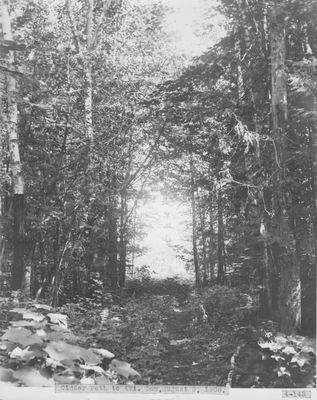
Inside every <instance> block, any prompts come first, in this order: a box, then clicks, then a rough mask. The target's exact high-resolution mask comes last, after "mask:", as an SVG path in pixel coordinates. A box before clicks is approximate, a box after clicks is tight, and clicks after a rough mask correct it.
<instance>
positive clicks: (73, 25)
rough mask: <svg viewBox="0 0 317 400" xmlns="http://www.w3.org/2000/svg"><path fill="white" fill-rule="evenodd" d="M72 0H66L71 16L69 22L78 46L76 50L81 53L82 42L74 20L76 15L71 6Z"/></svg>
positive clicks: (68, 12)
mask: <svg viewBox="0 0 317 400" xmlns="http://www.w3.org/2000/svg"><path fill="white" fill-rule="evenodd" d="M70 2H71V0H66V8H67V14H68V18H69V22H70V28H71V31H72V35H73V40H74V43H75V46H76V50H77V52H78V53H81V44H80V40H79V35H78V32H77V28H76V24H75V20H74V16H73V12H72V8H71V4H70Z"/></svg>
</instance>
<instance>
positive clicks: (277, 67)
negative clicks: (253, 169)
mask: <svg viewBox="0 0 317 400" xmlns="http://www.w3.org/2000/svg"><path fill="white" fill-rule="evenodd" d="M284 8H285V4H283V2H282V3H280V2H277V1H275V3H274V5H273V8H272V12H271V41H270V43H271V75H272V120H273V132H274V142H275V147H276V157H277V166H276V168H277V171H276V173H275V174H274V182H273V188H274V212H275V217H274V221H273V224H274V231H275V237H276V238H278V241H276V243H275V258H274V261H275V263H276V269H277V270H278V271H279V277H280V280H279V302H278V303H279V304H278V308H279V327H280V330H281V331H282V332H284V333H286V334H292V333H294V331H296V330H297V329H299V328H300V324H301V314H300V311H301V305H300V296H301V287H300V270H299V266H298V265H297V263H296V260H295V257H294V254H292V251H291V250H288V248H291V247H292V243H290V242H289V241H290V236H291V235H290V228H289V220H288V218H287V210H286V198H285V187H284V182H285V174H286V165H285V160H286V143H287V142H286V135H287V131H288V106H287V72H286V65H285V61H286V47H285V17H286V14H285V9H284Z"/></svg>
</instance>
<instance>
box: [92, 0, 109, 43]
mask: <svg viewBox="0 0 317 400" xmlns="http://www.w3.org/2000/svg"><path fill="white" fill-rule="evenodd" d="M111 2H112V0H105V2H104V3H103V8H102V12H101V15H100V17H99V20H98V23H97V26H96V31H95V36H94V38H93V40H92V43H91V50H94V49H95V48H96V46H97V44H98V35H99V31H100V28H101V25H102V23H103V21H104V20H105V18H106V15H107V12H108V10H109V7H110V5H111Z"/></svg>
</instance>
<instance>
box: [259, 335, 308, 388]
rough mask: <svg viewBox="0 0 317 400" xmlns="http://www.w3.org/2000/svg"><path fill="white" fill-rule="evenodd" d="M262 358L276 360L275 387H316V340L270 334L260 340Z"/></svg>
mask: <svg viewBox="0 0 317 400" xmlns="http://www.w3.org/2000/svg"><path fill="white" fill-rule="evenodd" d="M258 345H259V346H260V347H261V349H263V351H262V358H263V359H264V360H265V359H267V358H270V359H273V360H274V364H275V366H274V372H275V374H276V377H277V379H276V381H275V382H274V383H273V385H274V386H275V387H315V386H316V340H315V339H311V338H309V337H306V336H286V335H284V334H282V333H277V334H276V335H273V334H270V333H268V334H267V336H266V337H265V338H264V339H263V338H260V339H259V341H258Z"/></svg>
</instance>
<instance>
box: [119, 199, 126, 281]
mask: <svg viewBox="0 0 317 400" xmlns="http://www.w3.org/2000/svg"><path fill="white" fill-rule="evenodd" d="M126 197H127V196H126V191H123V193H121V208H120V242H119V287H124V285H125V278H126V267H127V265H126V264H127V238H126V236H127V226H126V222H127V221H126V219H127V198H126Z"/></svg>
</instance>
